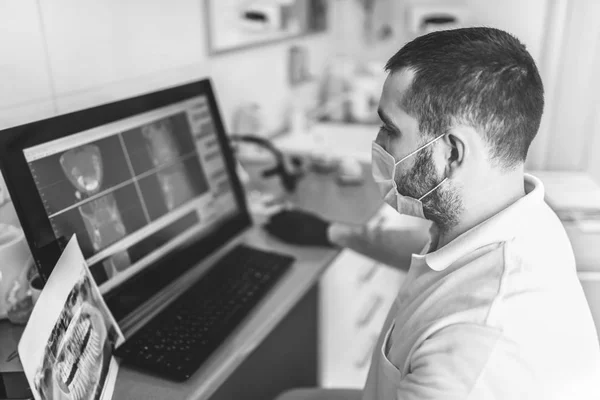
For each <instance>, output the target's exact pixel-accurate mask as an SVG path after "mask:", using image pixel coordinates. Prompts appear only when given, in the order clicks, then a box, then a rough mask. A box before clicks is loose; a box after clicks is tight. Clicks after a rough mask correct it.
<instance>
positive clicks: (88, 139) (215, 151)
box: [0, 80, 250, 318]
mask: <svg viewBox="0 0 600 400" xmlns="http://www.w3.org/2000/svg"><path fill="white" fill-rule="evenodd" d="M0 142H2V143H1V146H0V162H1V164H2V171H3V174H4V175H5V180H6V183H7V186H8V188H9V191H10V193H11V196H12V198H13V203H14V204H15V208H16V210H17V214H18V216H19V219H20V221H21V224H22V226H23V230H24V231H25V234H26V236H27V239H28V243H29V245H30V248H31V250H32V254H33V256H34V259H35V261H36V264H37V266H38V270H39V271H40V273H41V274H42V276H44V277H45V278H47V277H48V276H49V274H50V273H51V270H52V268H53V267H54V265H55V263H56V261H57V260H58V257H59V256H60V253H61V252H62V249H63V248H64V246H65V245H66V243H67V241H68V239H69V238H70V237H71V236H72V235H73V234H76V235H77V239H78V241H79V244H80V246H81V249H82V251H83V254H84V256H85V258H86V260H87V262H88V265H89V267H90V270H91V272H92V275H93V276H94V279H95V280H96V282H97V283H98V285H99V286H100V290H101V292H102V293H103V294H104V297H105V299H106V300H107V303H108V305H109V307H111V306H112V307H111V308H113V312H114V313H115V314H116V315H115V316H116V317H117V318H118V317H121V316H124V315H126V314H127V313H128V312H130V311H132V310H133V309H134V308H135V307H137V306H139V305H140V304H141V303H143V302H144V301H145V300H147V299H149V298H150V297H152V295H153V294H155V293H156V292H157V291H160V290H161V289H162V288H164V287H166V286H167V285H168V284H169V283H170V282H172V281H173V280H174V279H176V278H177V277H179V276H181V274H183V273H184V272H185V271H186V270H187V269H189V268H191V266H193V265H194V264H196V263H197V262H199V261H201V260H202V259H203V258H205V257H207V256H209V255H210V254H211V253H212V252H214V251H215V250H217V249H218V248H219V247H221V246H222V245H223V244H224V243H226V242H227V241H228V240H229V239H231V238H233V237H235V236H236V235H238V234H239V233H240V232H241V231H242V230H244V229H245V228H247V227H248V226H249V225H250V219H249V215H248V213H247V209H246V205H245V202H244V200H243V194H242V189H241V185H240V182H239V179H238V177H237V176H236V174H235V168H234V162H233V156H232V153H231V148H230V146H229V143H228V141H227V136H226V135H225V132H224V129H223V124H222V122H221V119H220V114H219V112H218V108H217V104H216V101H215V98H214V95H213V92H212V89H211V85H210V82H209V81H208V80H203V81H199V82H195V83H191V84H187V85H182V86H179V87H175V88H172V89H166V90H163V91H160V92H155V93H151V94H148V95H143V96H139V97H136V98H132V99H127V100H123V101H120V102H116V103H112V104H109V105H105V106H100V107H95V108H92V109H88V110H83V111H79V112H76V113H72V114H67V115H62V116H58V117H54V118H51V119H48V120H44V121H38V122H35V123H31V124H28V125H23V126H21V127H16V128H11V129H9V130H6V131H4V132H1V133H0ZM161 260H162V263H163V264H162V265H161ZM165 260H167V261H165ZM125 303H127V304H125Z"/></svg>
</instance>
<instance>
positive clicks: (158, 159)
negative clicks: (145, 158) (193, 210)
mask: <svg viewBox="0 0 600 400" xmlns="http://www.w3.org/2000/svg"><path fill="white" fill-rule="evenodd" d="M141 130H142V135H143V136H144V139H145V140H146V145H147V148H148V152H149V155H150V159H151V160H152V163H153V164H154V166H155V167H160V166H162V165H168V164H173V163H174V162H175V161H177V159H178V158H179V156H180V151H179V149H178V146H177V143H176V141H175V136H174V132H173V124H172V123H171V121H170V120H169V119H165V120H159V121H156V122H154V123H151V124H148V125H145V126H143V127H142V129H141ZM157 177H158V181H159V184H160V189H161V191H162V194H163V196H164V199H165V205H166V206H167V210H169V211H171V210H172V209H174V208H175V207H177V206H178V205H180V204H182V203H184V202H186V201H187V200H189V199H191V198H193V197H194V190H193V187H192V184H191V182H190V177H189V175H188V174H187V173H186V171H185V169H184V165H183V164H176V165H173V167H172V168H167V169H163V170H160V171H158V173H157Z"/></svg>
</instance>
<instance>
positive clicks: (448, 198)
mask: <svg viewBox="0 0 600 400" xmlns="http://www.w3.org/2000/svg"><path fill="white" fill-rule="evenodd" d="M432 154H433V153H432V149H431V148H426V149H423V150H422V151H421V152H419V153H418V154H416V155H415V156H416V159H415V164H414V165H413V167H412V168H411V169H410V170H409V171H407V172H406V173H405V174H403V175H401V176H400V177H399V178H398V179H396V185H397V187H398V192H399V193H400V194H401V195H403V196H408V197H412V198H413V199H419V198H420V197H421V196H423V195H424V194H425V193H427V192H429V191H430V190H431V189H433V188H434V187H436V186H437V185H439V184H440V182H442V180H444V177H443V176H438V174H437V173H436V171H435V169H434V162H433V155H432ZM422 203H423V214H424V215H425V218H427V219H428V220H430V221H432V222H433V223H435V224H436V225H437V227H438V229H439V230H440V232H448V231H449V230H450V229H452V228H453V227H454V226H456V225H457V224H458V221H459V218H460V214H461V213H462V209H463V205H462V200H461V198H460V195H459V190H458V188H456V187H454V186H451V184H450V182H449V181H446V182H445V183H443V184H442V185H441V186H440V187H438V188H437V189H436V190H434V191H433V192H432V193H430V194H429V195H427V197H425V198H424V199H423V200H422Z"/></svg>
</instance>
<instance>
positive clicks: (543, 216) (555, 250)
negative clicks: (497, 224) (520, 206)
mask: <svg viewBox="0 0 600 400" xmlns="http://www.w3.org/2000/svg"><path fill="white" fill-rule="evenodd" d="M506 246H507V249H506V250H507V251H506V254H507V257H506V258H505V262H506V263H509V264H510V263H514V262H516V263H517V264H518V265H519V267H520V268H521V269H522V268H523V267H526V266H530V267H536V266H539V267H540V268H544V269H546V270H547V269H548V268H550V267H551V266H552V265H554V266H556V267H559V268H561V269H567V270H574V268H575V257H574V255H573V248H572V247H571V242H570V240H569V237H568V235H567V232H566V230H565V227H564V226H563V224H562V222H561V221H560V219H559V218H558V216H557V215H556V213H555V212H554V210H552V209H551V208H550V206H549V205H548V204H547V203H546V202H540V203H539V204H538V205H536V207H535V208H533V209H532V210H531V214H530V216H529V218H528V219H527V220H525V221H523V222H522V229H520V230H519V231H518V233H517V234H516V235H515V237H514V239H513V240H511V241H510V242H508V243H507V245H506Z"/></svg>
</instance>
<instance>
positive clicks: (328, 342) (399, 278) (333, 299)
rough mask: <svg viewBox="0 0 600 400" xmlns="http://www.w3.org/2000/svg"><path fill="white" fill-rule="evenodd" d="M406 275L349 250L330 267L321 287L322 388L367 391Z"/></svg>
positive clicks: (320, 368) (322, 279)
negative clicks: (374, 357) (387, 320)
mask: <svg viewBox="0 0 600 400" xmlns="http://www.w3.org/2000/svg"><path fill="white" fill-rule="evenodd" d="M405 275H406V274H405V273H404V272H402V271H400V270H397V269H392V268H391V267H389V266H386V265H383V264H380V263H378V262H376V261H374V260H372V259H370V258H368V257H365V256H362V255H361V254H358V253H356V252H354V251H352V250H349V249H346V250H343V251H342V252H341V253H340V255H339V256H338V257H337V258H336V259H335V261H334V262H333V263H332V264H331V265H330V266H329V268H328V270H327V272H326V273H325V274H324V275H323V277H322V278H321V282H320V285H321V299H320V319H319V332H320V335H319V344H320V346H319V354H320V357H319V361H320V364H319V379H320V385H321V386H322V387H326V388H336V387H343V388H357V389H360V388H362V387H363V386H364V383H365V380H366V377H367V373H368V370H369V366H370V362H371V356H372V354H373V349H374V346H375V344H376V342H377V339H378V337H379V334H380V332H381V329H382V327H383V324H384V322H385V317H386V316H387V313H388V311H389V309H390V307H391V305H392V303H393V302H394V299H395V298H396V295H397V293H398V290H399V289H400V286H401V284H402V282H403V280H404V278H405Z"/></svg>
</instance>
